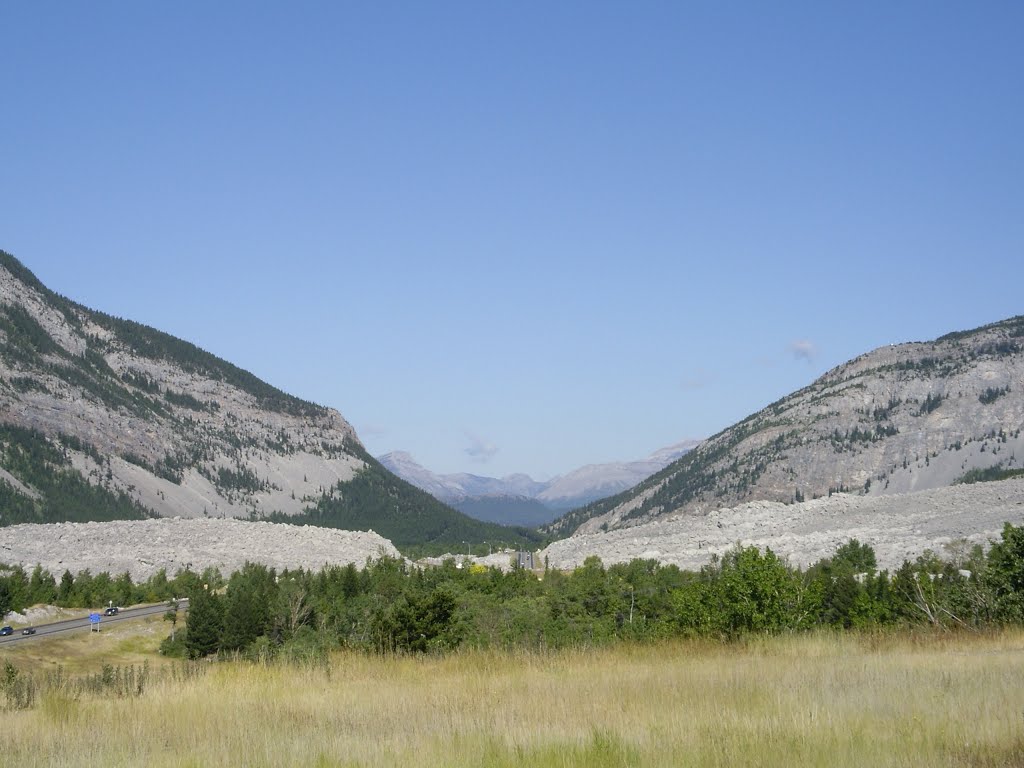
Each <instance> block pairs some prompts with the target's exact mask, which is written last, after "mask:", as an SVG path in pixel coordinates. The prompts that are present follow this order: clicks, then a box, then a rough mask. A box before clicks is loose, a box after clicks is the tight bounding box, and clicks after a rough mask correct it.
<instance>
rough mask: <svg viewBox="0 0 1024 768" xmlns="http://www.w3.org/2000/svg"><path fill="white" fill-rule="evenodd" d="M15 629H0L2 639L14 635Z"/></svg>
mask: <svg viewBox="0 0 1024 768" xmlns="http://www.w3.org/2000/svg"><path fill="white" fill-rule="evenodd" d="M13 634H14V628H13V627H0V637H6V636H7V635H13Z"/></svg>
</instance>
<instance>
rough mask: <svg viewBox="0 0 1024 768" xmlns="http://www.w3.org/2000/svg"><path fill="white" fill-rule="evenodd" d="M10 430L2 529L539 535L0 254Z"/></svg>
mask: <svg viewBox="0 0 1024 768" xmlns="http://www.w3.org/2000/svg"><path fill="white" fill-rule="evenodd" d="M0 427H2V429H0V468H2V469H3V471H4V474H3V475H2V476H0V500H2V501H4V502H6V504H5V505H4V506H3V507H2V509H3V512H2V513H0V525H9V524H11V523H16V522H55V521H62V520H69V521H84V520H87V519H111V517H110V516H111V515H113V516H114V517H115V518H117V519H126V518H131V519H138V518H141V517H147V516H154V515H156V516H165V517H167V516H181V517H224V518H249V519H270V518H274V519H276V520H282V521H287V522H317V523H318V524H321V525H325V526H331V527H340V526H341V525H345V524H356V523H358V524H359V525H362V526H364V529H365V528H369V527H371V526H372V527H373V529H374V530H376V531H377V532H378V533H381V534H383V535H385V536H387V537H388V538H391V539H392V541H393V542H394V543H395V544H396V545H397V546H400V547H402V546H405V547H417V546H434V545H436V547H435V548H440V549H443V548H450V547H452V546H453V545H454V544H456V543H459V542H461V541H462V540H463V539H464V538H466V537H467V536H470V537H473V538H481V539H485V538H490V539H493V540H496V541H497V540H499V539H501V538H503V537H504V538H506V539H508V540H509V541H515V542H523V541H525V540H526V539H527V538H528V537H529V536H532V535H533V534H528V533H527V532H525V531H512V530H509V529H498V528H497V527H494V526H490V527H489V526H487V525H485V524H482V523H479V522H478V521H475V520H471V519H470V518H468V517H466V516H465V515H462V514H461V513H459V512H457V511H456V510H454V509H452V508H450V507H448V506H446V505H444V504H442V503H440V502H438V501H437V500H436V499H434V498H433V497H431V496H429V495H428V494H425V493H422V492H421V491H420V490H419V489H416V488H414V487H413V486H411V485H409V484H408V483H406V482H405V481H403V480H401V479H399V478H397V477H395V476H393V475H391V474H390V473H389V472H387V471H386V470H385V469H384V468H383V467H382V466H381V465H380V464H379V463H378V462H377V461H376V460H375V459H374V458H373V457H371V456H370V455H369V454H368V453H366V451H365V449H364V448H363V446H362V443H361V442H360V441H359V438H358V436H357V435H356V432H355V430H354V429H353V428H352V426H351V425H350V424H349V423H348V422H347V421H346V420H345V419H344V417H343V416H342V415H341V414H340V413H339V412H338V411H337V410H334V409H331V408H327V407H325V406H321V405H317V404H315V403H311V402H308V401H305V400H302V399H301V398H298V397H295V396H293V395H289V394H287V393H285V392H283V391H282V390H280V389H278V388H276V387H274V386H272V385H270V384H268V383H266V382H264V381H262V380H260V379H259V378H258V377H256V376H254V375H253V374H251V373H249V372H248V371H245V370H243V369H241V368H239V367H237V366H235V365H234V364H232V363H230V362H228V361H226V360H222V359H221V358H219V357H217V356H215V355H213V354H211V353H209V352H206V351H205V350H202V349H201V348H199V347H197V346H196V345H194V344H191V343H190V342H187V341H183V340H181V339H177V338H175V337H173V336H171V335H170V334H166V333H163V332H162V331H158V330H156V329H153V328H150V327H148V326H145V325H142V324H140V323H136V322H134V321H131V320H122V319H120V318H116V317H114V316H112V315H108V314H106V313H103V312H99V311H96V310H92V309H89V308H87V307H85V306H83V305H81V304H78V303H76V302H74V301H72V300H70V299H66V298H64V297H62V296H60V295H59V294H56V293H55V292H53V291H51V290H49V289H48V288H46V286H44V285H43V284H42V283H41V282H40V281H39V280H38V279H37V278H36V277H35V276H34V275H33V274H32V273H31V271H30V270H29V269H28V268H27V267H25V266H24V265H23V264H22V263H21V262H20V261H18V260H17V259H16V258H15V257H14V256H12V255H11V254H9V253H6V252H4V251H0ZM8 478H13V480H14V481H15V482H10V480H9V479H8ZM80 498H85V499H86V501H87V502H88V503H86V504H85V505H84V506H83V505H82V504H80V503H79V501H78V499H80ZM370 509H373V510H374V515H368V514H367V511H368V510H370ZM371 518H372V519H371ZM389 531H390V533H389ZM428 531H429V533H427V532H428ZM420 533H423V535H422V536H421V535H420Z"/></svg>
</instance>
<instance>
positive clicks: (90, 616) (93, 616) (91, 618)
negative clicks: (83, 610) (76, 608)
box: [89, 613, 100, 624]
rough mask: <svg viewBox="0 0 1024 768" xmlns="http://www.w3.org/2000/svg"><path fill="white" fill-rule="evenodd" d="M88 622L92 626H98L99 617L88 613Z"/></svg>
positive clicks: (96, 614)
mask: <svg viewBox="0 0 1024 768" xmlns="http://www.w3.org/2000/svg"><path fill="white" fill-rule="evenodd" d="M89 621H90V622H92V623H93V624H99V623H100V615H99V614H98V613H90V614H89Z"/></svg>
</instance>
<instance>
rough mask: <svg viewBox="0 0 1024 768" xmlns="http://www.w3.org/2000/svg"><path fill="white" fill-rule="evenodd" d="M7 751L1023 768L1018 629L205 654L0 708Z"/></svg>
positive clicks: (80, 758)
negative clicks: (250, 658) (121, 680)
mask: <svg viewBox="0 0 1024 768" xmlns="http://www.w3.org/2000/svg"><path fill="white" fill-rule="evenodd" d="M0 741H2V746H0V749H2V751H0V762H4V764H10V765H15V764H17V765H55V766H64V765H67V766H72V765H74V766H81V765H116V766H122V765H137V766H204V767H205V766H290V765H294V766H402V767H403V768H408V767H409V766H416V767H417V768H419V767H421V766H422V767H430V766H493V767H498V766H501V767H504V766H509V767H511V766H524V765H529V766H560V767H563V766H588V767H592V766H597V767H600V766H737V765H740V766H744V765H750V766H753V765H758V766H762V765H763V766H794V765H799V766H805V765H814V766H819V765H820V766H830V767H831V766H872V767H873V768H874V767H875V766H973V765H979V766H1024V632H1020V631H1015V632H1006V633H1001V634H993V635H988V636H984V637H969V636H956V637H913V636H903V637H882V638H875V639H871V638H863V637H861V638H858V637H853V636H847V637H839V636H831V635H815V636H805V637H793V638H769V639H759V640H756V641H751V642H748V643H745V644H743V645H730V646H722V645H714V644H710V643H685V642H680V643H671V644H663V645H657V646H649V647H619V648H614V649H608V650H598V651H589V652H565V653H557V654H549V655H532V654H503V653H476V652H474V653H464V654H456V655H453V656H449V657H446V658H397V659H383V658H375V657H367V656H362V655H357V654H339V655H337V656H335V657H334V658H333V659H332V661H331V665H330V668H329V669H323V668H319V669H317V668H293V667H287V666H269V667H264V666H258V665H247V664H223V665H214V666H212V667H211V668H210V671H209V673H208V674H206V675H204V676H201V677H198V678H194V679H191V680H188V681H185V682H172V681H170V680H164V681H162V682H159V683H157V684H155V685H154V686H152V687H151V688H150V689H149V690H148V691H147V692H146V693H145V694H144V695H143V696H141V697H139V698H136V699H130V700H117V699H104V698H92V697H89V696H80V697H78V698H77V699H74V698H68V697H61V696H58V695H54V694H47V695H46V696H44V698H43V701H42V702H41V704H40V705H39V706H37V707H36V708H34V709H32V710H28V711H21V712H6V713H2V714H0Z"/></svg>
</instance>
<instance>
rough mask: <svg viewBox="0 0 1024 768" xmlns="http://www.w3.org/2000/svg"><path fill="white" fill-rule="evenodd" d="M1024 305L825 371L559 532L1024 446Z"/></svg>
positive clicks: (898, 475)
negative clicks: (1023, 310) (1021, 311)
mask: <svg viewBox="0 0 1024 768" xmlns="http://www.w3.org/2000/svg"><path fill="white" fill-rule="evenodd" d="M1022 345H1024V316H1017V317H1012V318H1008V319H1006V320H1001V321H998V322H995V323H990V324H988V325H985V326H982V327H980V328H975V329H972V330H967V331H955V332H952V333H948V334H945V335H944V336H942V337H940V338H938V339H936V340H935V341H931V342H909V343H905V344H895V345H888V346H884V347H879V348H878V349H875V350H873V351H871V352H867V353H864V354H862V355H859V356H857V357H855V358H853V359H851V360H849V361H847V362H845V363H843V364H841V365H839V366H836V367H835V368H833V369H832V370H830V371H828V372H826V373H825V374H823V375H822V376H820V377H819V378H818V379H816V380H815V381H814V382H812V383H811V384H810V385H808V386H806V387H803V388H801V389H799V390H797V391H796V392H793V393H791V394H789V395H786V396H785V397H783V398H781V399H779V400H778V401H776V402H774V403H772V404H770V405H768V406H767V407H765V408H764V409H762V410H760V411H758V412H756V413H754V414H751V415H750V416H748V417H746V418H745V419H743V420H741V421H740V422H738V423H737V424H735V425H733V426H731V427H728V428H727V429H725V430H722V431H721V432H719V433H718V434H716V435H713V436H712V437H710V438H708V439H707V440H706V441H704V442H703V443H702V444H701V445H700V446H698V447H697V448H696V449H695V450H694V451H692V452H690V453H689V454H687V455H686V456H684V457H682V458H681V459H679V460H678V461H676V462H674V463H672V464H670V465H668V466H667V467H666V468H665V469H663V470H661V471H660V472H658V473H656V474H655V475H653V476H652V477H650V478H648V479H647V480H645V481H643V482H642V483H640V484H639V485H638V486H636V487H635V488H633V489H630V490H628V491H625V492H623V493H621V494H618V495H616V496H614V497H611V498H608V499H605V500H601V501H598V502H595V503H594V504H591V505H587V506H586V507H583V508H580V509H577V510H573V511H571V512H570V513H568V514H567V515H565V516H563V517H562V518H560V519H559V520H556V521H555V522H554V523H552V524H551V525H549V526H547V527H546V528H545V530H546V531H547V532H548V533H550V534H551V535H554V536H565V535H569V534H572V533H588V532H594V531H597V530H614V529H616V528H621V527H628V526H632V525H636V524H639V523H642V522H645V521H651V520H657V519H661V518H662V517H665V516H668V515H675V514H705V513H707V512H708V511H710V510H714V509H719V508H726V507H734V506H736V505H738V504H742V503H744V502H749V501H777V502H793V501H800V500H803V499H812V498H816V497H820V496H824V495H827V494H829V493H834V492H837V491H853V492H858V493H862V494H872V495H883V494H886V493H898V492H910V491H915V490H924V489H928V488H937V487H943V486H947V485H949V484H951V483H952V482H953V481H954V480H955V479H956V478H957V477H959V476H960V475H962V474H964V473H965V472H967V471H970V470H972V469H983V468H986V467H991V466H1005V467H1016V466H1020V458H1018V456H1019V457H1024V439H1022V438H1021V427H1022V426H1024V353H1022Z"/></svg>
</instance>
